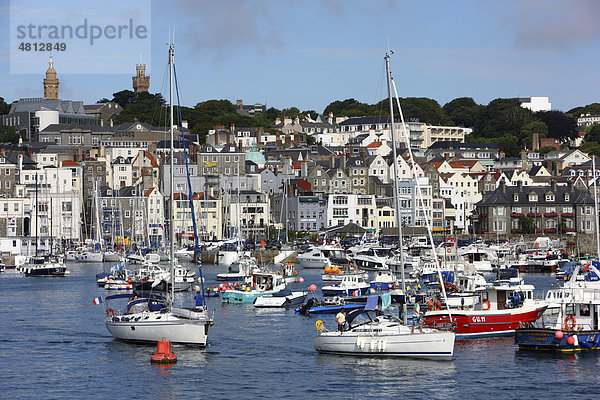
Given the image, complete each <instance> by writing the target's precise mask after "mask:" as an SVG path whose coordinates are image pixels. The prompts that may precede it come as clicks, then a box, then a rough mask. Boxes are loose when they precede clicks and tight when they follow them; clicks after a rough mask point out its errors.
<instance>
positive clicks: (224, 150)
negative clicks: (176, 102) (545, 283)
mask: <svg viewBox="0 0 600 400" xmlns="http://www.w3.org/2000/svg"><path fill="white" fill-rule="evenodd" d="M57 76H58V75H57V72H56V70H55V69H54V62H53V60H52V58H50V62H49V67H48V69H47V71H46V75H45V79H44V80H43V88H44V90H43V94H44V96H43V97H41V98H21V99H19V100H18V101H15V102H14V103H12V105H11V107H10V111H9V112H8V113H7V114H6V115H2V116H0V121H1V123H2V125H4V126H10V127H14V128H15V129H16V131H17V132H19V142H18V144H2V145H1V148H0V164H1V166H2V168H1V169H0V172H1V177H2V178H1V179H0V192H1V193H2V199H1V200H0V203H1V204H2V205H1V206H0V207H1V208H0V212H2V214H3V215H2V217H3V218H1V219H0V249H1V251H2V253H3V254H5V255H6V254H12V255H16V254H26V253H28V252H29V253H31V252H32V251H34V252H35V251H37V250H40V251H42V250H43V251H51V250H52V249H53V248H59V247H60V248H68V247H71V246H76V245H79V244H81V243H84V242H85V241H90V240H96V241H102V242H104V243H105V244H108V245H115V244H117V243H123V242H133V243H139V244H143V245H145V246H152V247H159V246H162V245H163V244H164V242H165V239H166V234H165V232H166V229H167V223H168V222H167V221H168V220H169V218H168V215H166V214H165V210H168V209H170V204H168V201H169V199H170V198H171V196H170V195H171V193H170V180H171V171H170V159H171V157H173V163H174V171H173V172H174V174H173V176H174V178H173V179H174V182H173V184H174V185H173V187H174V190H175V194H174V196H173V198H174V199H175V200H174V201H175V202H176V204H175V212H174V215H173V219H174V222H173V226H174V230H175V236H176V239H177V240H178V242H179V243H180V244H182V245H185V244H188V243H191V242H190V240H193V237H194V233H193V227H192V219H191V208H190V201H189V196H190V193H192V196H193V204H194V210H195V212H196V219H197V221H198V230H199V233H198V235H199V236H200V238H201V239H202V240H203V241H220V240H225V239H229V238H233V237H236V235H237V233H238V232H241V234H242V236H243V237H244V238H245V239H246V240H247V241H251V242H254V241H256V242H258V241H261V240H267V239H269V238H272V237H274V236H275V235H277V234H278V233H277V232H281V231H282V230H283V231H285V232H287V233H288V239H289V238H299V237H303V236H307V235H318V234H323V233H325V232H327V231H331V230H332V229H334V228H338V227H342V226H351V227H353V229H355V231H356V232H357V233H358V234H359V235H362V234H364V233H366V234H367V236H368V237H374V238H378V239H384V240H385V239H386V238H387V239H389V240H397V235H398V233H397V229H394V227H395V226H396V216H395V215H394V213H395V211H394V205H393V182H394V181H395V180H396V177H395V176H394V168H393V165H394V160H393V155H392V154H393V151H392V150H393V149H392V147H393V146H394V143H393V141H392V138H391V134H390V123H391V121H390V119H389V116H385V115H384V116H368V115H365V116H360V117H347V116H344V115H333V113H331V112H330V113H328V114H327V115H317V116H316V118H314V119H313V118H311V117H310V116H302V118H300V117H299V116H289V117H284V118H277V120H276V121H275V124H274V125H273V126H265V127H244V126H235V125H234V124H231V125H216V126H214V127H213V129H211V130H209V131H208V132H207V134H206V136H205V138H203V139H204V140H202V141H201V139H200V137H199V135H198V134H193V133H191V131H190V129H188V127H187V124H186V122H185V121H184V122H183V123H182V124H181V125H180V126H177V127H176V128H175V131H176V132H175V133H176V138H179V139H177V140H176V141H175V143H174V151H173V154H171V153H170V149H169V141H168V139H169V129H168V127H165V126H152V125H150V124H149V123H145V122H139V121H138V120H137V119H134V120H133V121H131V122H126V123H120V124H117V123H115V119H116V117H117V116H118V115H119V114H120V113H121V111H122V107H120V106H119V104H117V103H115V102H111V101H107V102H103V103H97V104H84V103H83V102H82V101H77V100H66V99H62V98H60V91H59V79H58V77H57ZM149 79H150V78H149V76H146V75H145V65H143V64H139V65H137V66H136V75H135V76H134V77H133V89H134V92H135V93H140V92H147V91H148V88H149ZM519 101H520V103H521V107H524V108H528V109H531V110H533V111H540V110H542V111H544V110H546V111H548V110H550V109H551V104H550V103H549V101H548V98H544V97H532V98H520V99H519ZM236 108H237V112H238V113H240V114H243V115H248V116H255V115H259V114H261V113H264V112H265V111H266V105H263V104H253V105H246V104H244V102H243V101H242V100H237V102H236ZM599 118H600V117H598V116H594V115H582V116H581V117H580V118H578V119H577V123H578V127H579V128H580V129H581V131H582V132H583V131H584V129H585V128H586V127H587V126H589V125H591V124H594V123H597V121H598V119H599ZM394 123H395V130H396V132H400V133H401V140H398V142H397V143H396V150H397V161H398V175H399V176H398V178H397V180H398V189H399V202H400V213H401V216H400V221H401V223H402V226H403V227H404V228H405V229H404V231H405V235H407V236H411V235H422V234H424V232H425V226H426V224H427V223H426V221H427V219H429V220H430V221H432V231H433V234H434V235H439V236H460V235H482V236H484V237H488V238H491V239H496V238H508V237H510V236H511V235H520V234H540V233H544V234H546V235H551V236H555V237H563V236H564V235H566V234H568V233H570V232H573V233H583V234H591V233H593V232H594V230H595V226H594V215H593V206H594V200H593V193H592V191H593V189H594V185H593V183H594V181H595V179H594V177H593V176H592V158H591V157H590V155H588V154H586V153H585V152H583V151H582V150H581V149H579V148H578V147H579V146H580V145H581V138H578V139H575V140H572V141H571V142H570V143H566V144H565V143H559V142H558V141H557V140H555V139H549V138H540V137H538V136H537V135H536V134H535V133H534V135H533V137H532V140H531V141H532V143H531V145H530V146H528V148H527V149H523V150H522V151H521V153H520V156H518V157H507V156H506V155H505V153H504V152H503V151H501V150H500V149H499V147H498V145H497V144H493V143H467V142H466V141H465V137H466V136H467V135H469V134H470V133H471V132H472V129H471V128H462V127H459V126H434V125H430V124H426V123H423V122H419V121H418V120H415V119H411V120H409V121H407V122H406V123H405V124H402V122H401V121H400V120H399V119H398V118H396V121H395V122H394ZM182 134H183V135H182ZM580 136H583V133H582V135H580ZM182 138H184V139H185V140H182ZM408 146H410V148H411V149H412V152H413V154H414V160H415V163H414V165H413V163H412V162H411V161H410V160H411V159H410V158H409V154H408ZM548 147H551V149H550V150H551V151H547V150H548ZM540 149H545V150H546V151H544V152H543V153H542V152H540ZM184 150H185V152H184ZM186 154H187V156H188V160H189V164H188V165H187V167H186ZM188 171H189V172H188ZM188 175H189V180H188ZM597 176H598V175H596V177H597ZM596 179H597V178H596ZM188 182H189V184H190V185H191V191H190V190H188ZM418 188H420V190H421V196H418V193H417V190H418ZM419 201H422V202H423V205H424V208H423V207H420V206H419V204H418V202H419ZM423 209H424V210H426V211H422V210H423ZM488 235H489V236H488ZM32 236H35V237H36V238H38V240H35V241H32V240H31V237H32ZM28 249H29V250H28Z"/></svg>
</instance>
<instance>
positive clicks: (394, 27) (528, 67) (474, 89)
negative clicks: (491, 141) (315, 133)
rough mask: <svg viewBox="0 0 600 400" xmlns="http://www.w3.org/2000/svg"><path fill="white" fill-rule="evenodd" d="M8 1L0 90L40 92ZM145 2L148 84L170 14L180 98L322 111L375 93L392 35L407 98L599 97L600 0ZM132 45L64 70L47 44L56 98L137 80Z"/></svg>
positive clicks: (105, 92) (104, 92)
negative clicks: (18, 53) (13, 61)
mask: <svg viewBox="0 0 600 400" xmlns="http://www.w3.org/2000/svg"><path fill="white" fill-rule="evenodd" d="M131 3H132V4H135V2H131ZM50 4H52V3H50ZM9 5H10V2H9V1H8V0H0V97H4V98H5V100H7V101H13V100H16V99H18V98H20V97H36V96H42V79H43V74H44V72H45V70H46V68H47V64H46V63H42V65H40V66H39V71H40V72H39V74H38V75H19V74H10V69H9V67H8V64H9V57H10V51H11V50H12V49H10V48H9V47H10V46H9V29H10V28H9V26H10V24H9V22H10V21H9V20H10V18H9ZM151 15H152V24H151V35H152V46H151V47H152V54H151V62H150V65H151V72H152V73H151V80H150V83H151V87H150V91H151V92H153V93H154V92H163V93H165V94H166V93H167V92H166V90H167V89H166V86H165V85H164V84H163V77H164V75H165V70H166V60H167V56H166V52H167V47H166V43H167V41H168V35H169V29H170V28H172V27H175V57H176V66H177V72H178V78H179V84H180V89H181V95H182V101H183V104H185V105H188V106H193V105H195V104H196V103H197V102H199V101H204V100H208V99H228V100H231V101H232V102H235V100H236V99H243V100H244V102H245V103H248V104H250V103H254V102H259V103H267V106H269V107H270V106H273V107H276V108H280V109H281V108H287V107H292V106H295V107H298V108H300V109H301V110H308V109H314V110H316V111H318V112H322V111H323V109H324V108H325V106H327V104H329V103H330V102H332V101H335V100H343V99H346V98H351V97H353V98H355V99H357V100H359V101H363V102H368V103H373V102H375V101H379V100H381V99H382V98H383V97H385V86H384V81H383V79H384V61H383V57H384V55H385V52H386V50H387V48H388V42H389V47H390V48H391V49H392V50H393V51H394V55H393V56H392V60H391V64H392V72H393V75H394V79H395V81H396V85H397V87H398V91H399V94H400V96H402V97H409V96H410V97H429V98H433V99H435V100H437V101H438V102H439V103H440V104H441V105H443V104H445V103H446V102H448V101H450V100H452V99H454V98H456V97H462V96H469V97H473V98H474V99H475V101H476V102H477V103H480V104H487V103H488V102H489V101H491V100H493V99H495V98H499V97H518V96H549V97H550V102H551V103H552V106H553V108H554V109H559V110H563V111H566V110H568V109H570V108H572V107H575V106H580V105H586V104H589V103H593V102H596V101H598V100H599V99H598V88H599V83H600V75H599V74H598V72H597V67H598V65H600V63H599V57H600V55H599V52H598V48H600V47H599V45H600V24H598V23H597V18H598V16H599V15H600V1H595V0H570V1H558V0H522V1H516V0H507V1H497V2H487V1H476V0H472V1H461V0H455V1H442V0H439V1H433V0H432V1H423V0H421V1H418V0H414V1H412V0H397V1H392V0H385V1H384V0H372V1H359V0H324V1H310V0H305V1H301V0H278V1H267V0H249V1H240V0H238V1H235V0H220V1H214V0H196V1H194V0H175V1H171V2H164V1H152V2H151ZM105 57H107V55H106V54H104V55H103V54H98V55H97V60H96V62H97V63H102V62H106V61H105V60H106V58H105ZM142 57H143V59H144V60H145V61H146V62H148V59H149V58H150V56H149V55H147V54H142ZM138 58H139V54H134V53H132V54H131V60H130V61H127V62H130V63H131V68H130V69H131V73H129V74H123V75H115V74H113V75H91V74H86V71H85V70H82V71H81V73H80V74H64V73H61V69H60V63H61V60H60V55H55V68H56V70H57V72H58V75H59V79H60V95H61V98H65V99H73V100H84V101H85V102H86V103H93V102H95V101H96V100H98V99H100V98H102V97H107V98H111V96H112V93H114V92H116V91H119V90H123V89H131V76H132V75H133V74H134V72H135V63H136V62H137V61H138ZM88 61H89V60H88Z"/></svg>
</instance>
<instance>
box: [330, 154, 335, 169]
mask: <svg viewBox="0 0 600 400" xmlns="http://www.w3.org/2000/svg"><path fill="white" fill-rule="evenodd" d="M329 166H330V167H331V168H334V167H335V156H329Z"/></svg>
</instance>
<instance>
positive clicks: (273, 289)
mask: <svg viewBox="0 0 600 400" xmlns="http://www.w3.org/2000/svg"><path fill="white" fill-rule="evenodd" d="M285 286H286V285H285V281H284V280H283V276H281V275H279V274H276V273H273V272H266V271H265V272H263V271H261V272H254V273H253V274H252V275H250V276H247V277H246V278H245V279H244V282H243V283H241V284H240V287H239V289H235V290H227V291H225V292H223V293H221V301H222V302H223V303H235V304H243V303H246V304H250V303H254V299H255V298H257V297H260V296H265V295H269V294H274V293H277V292H279V291H280V290H282V289H285Z"/></svg>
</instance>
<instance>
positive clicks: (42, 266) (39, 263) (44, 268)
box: [21, 173, 67, 276]
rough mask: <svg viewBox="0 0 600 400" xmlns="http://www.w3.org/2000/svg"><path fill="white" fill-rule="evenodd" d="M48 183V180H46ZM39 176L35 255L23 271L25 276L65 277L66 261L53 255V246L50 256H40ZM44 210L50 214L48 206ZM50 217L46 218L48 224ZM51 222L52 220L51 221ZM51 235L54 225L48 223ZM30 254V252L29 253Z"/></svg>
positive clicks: (36, 200) (30, 257) (24, 265)
mask: <svg viewBox="0 0 600 400" xmlns="http://www.w3.org/2000/svg"><path fill="white" fill-rule="evenodd" d="M45 181H47V179H45ZM37 182H38V174H37V173H36V174H35V229H36V235H35V255H34V256H29V257H27V259H26V261H25V263H24V264H23V266H22V267H21V268H22V271H23V272H25V276H65V274H66V273H67V267H66V266H65V263H64V260H63V259H62V258H61V257H58V256H54V255H52V245H50V255H40V254H39V253H38V249H39V238H40V232H39V231H40V229H39V226H40V221H41V220H42V218H40V217H38V212H39V211H40V206H39V205H38V185H37ZM41 209H42V210H43V209H45V210H46V212H48V206H47V205H46V206H45V207H44V206H43V205H42V208H41ZM51 215H52V203H50V216H51ZM47 218H48V216H45V219H46V223H48V222H47ZM50 221H51V220H50ZM48 226H49V229H50V230H49V232H50V235H51V234H52V223H51V222H50V223H48ZM27 253H28V254H29V251H28V252H27Z"/></svg>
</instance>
